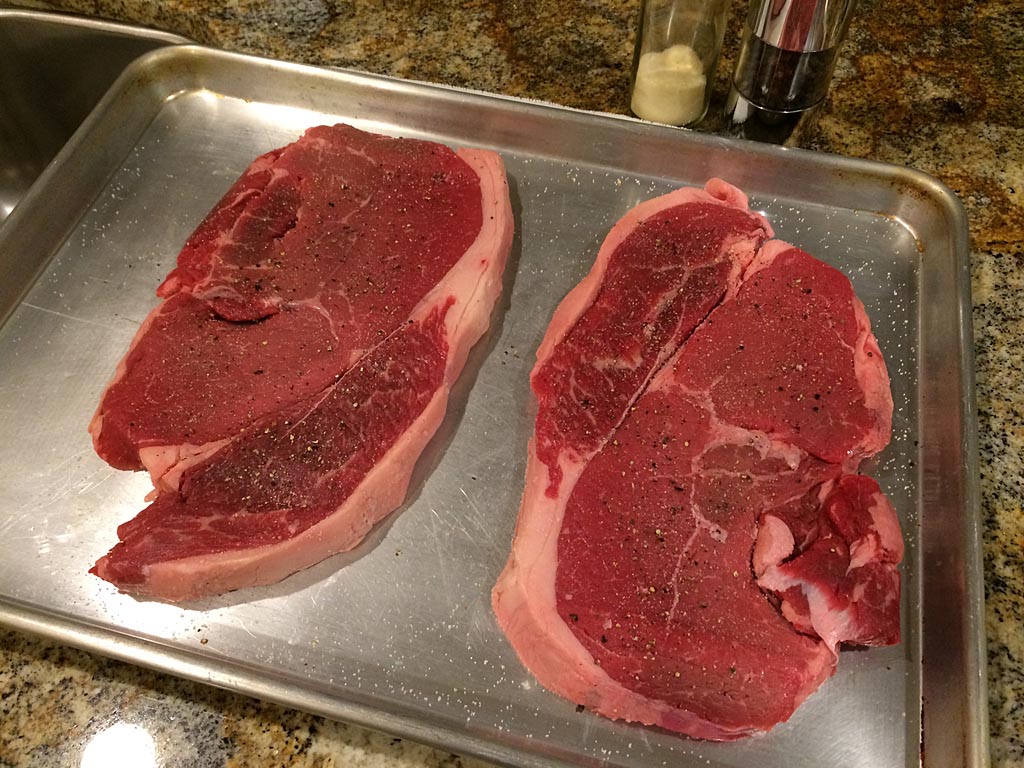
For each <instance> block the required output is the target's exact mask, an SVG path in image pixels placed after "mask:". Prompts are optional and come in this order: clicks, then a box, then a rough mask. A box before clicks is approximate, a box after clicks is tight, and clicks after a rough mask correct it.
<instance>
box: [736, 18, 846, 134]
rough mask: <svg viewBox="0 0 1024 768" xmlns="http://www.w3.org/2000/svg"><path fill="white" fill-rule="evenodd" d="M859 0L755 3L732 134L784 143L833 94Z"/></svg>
mask: <svg viewBox="0 0 1024 768" xmlns="http://www.w3.org/2000/svg"><path fill="white" fill-rule="evenodd" d="M854 5H855V0H751V4H750V10H749V12H748V13H747V22H746V26H745V28H744V30H743V42H742V45H741V48H740V53H739V56H738V57H737V60H736V69H735V71H734V73H733V81H732V90H731V91H730V93H729V99H728V102H727V103H726V115H727V116H728V118H729V120H730V123H731V125H732V127H733V132H734V133H737V134H738V135H741V136H744V137H745V138H751V139H759V140H762V141H776V142H780V143H781V141H784V140H785V138H786V137H787V136H788V135H789V133H790V132H791V131H792V129H793V128H794V127H795V126H796V124H797V122H798V121H799V119H800V116H801V115H802V114H803V113H804V112H806V111H807V110H809V109H811V108H813V107H815V106H817V105H818V104H819V103H820V102H821V101H822V100H823V99H824V98H825V95H826V94H827V93H828V87H829V83H830V82H831V81H832V71H833V69H834V68H835V62H836V53H837V52H838V50H839V45H840V44H841V43H842V41H843V37H844V36H845V35H846V29H847V27H848V26H849V22H850V16H851V15H852V12H853V7H854Z"/></svg>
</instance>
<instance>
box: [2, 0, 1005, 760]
mask: <svg viewBox="0 0 1024 768" xmlns="http://www.w3.org/2000/svg"><path fill="white" fill-rule="evenodd" d="M15 4H17V5H23V6H26V7H32V8H44V9H53V10H64V11H72V12H79V13H85V14H88V15H93V16H100V17H106V18H111V19H117V20H122V21H129V22H136V23H140V24H144V25H148V26H152V27H157V28H160V29H163V30H167V31H171V32H176V33H179V34H182V35H185V36H187V37H189V38H192V39H194V40H196V41H198V42H202V43H206V44H210V45H214V46H218V47H223V48H226V49H229V50H235V51H242V52H247V53H254V54H259V55H264V56H270V57H275V58H281V59H287V60H293V61H301V62H309V63H315V64H331V65H340V66H345V67H352V68H356V69H362V70H367V71H372V72H379V73H386V74H389V75H395V76H399V77H405V78H413V79H419V80H426V81H434V82H441V83H448V84H452V85H459V86H468V87H471V88H477V89H482V90H486V91H493V92H497V93H504V94H509V95H513V96H523V97H530V98H536V99H543V100H548V101H552V102H556V103H559V104H564V105H568V106H573V107H580V108H584V109H590V110H603V111H608V112H617V113H623V112H625V111H626V107H627V92H628V68H629V63H630V60H631V56H632V45H633V42H632V41H633V29H634V25H635V14H636V2H635V0H587V2H557V1H556V0H537V1H536V2H529V3H528V2H522V0H474V2H467V3H454V2H440V1H438V0H418V1H416V2H408V3H388V4H385V3H383V2H355V1H353V0H272V1H271V2H257V1H256V0H232V1H231V2H223V0H220V1H215V0H161V1H160V2H150V1H149V0H54V1H53V2H42V1H31V2H20V3H15ZM741 11H742V9H741V3H739V2H738V0H737V1H736V2H734V3H733V8H732V12H731V21H730V29H729V32H728V34H727V36H726V43H725V49H724V51H723V57H722V60H721V62H720V64H719V68H718V77H717V80H716V84H715V89H714V100H713V103H712V109H711V112H710V114H709V117H708V118H707V119H706V120H705V121H704V122H703V123H702V124H701V125H700V126H699V127H698V129H699V130H704V131H709V132H722V131H724V126H723V121H722V119H721V117H720V115H721V106H722V102H723V100H724V95H725V93H726V91H727V84H728V73H729V72H730V71H731V66H732V61H733V57H734V55H735V51H736V47H737V38H738V30H739V28H740V25H741ZM1022 92H1024V7H1022V6H1021V5H1020V3H1019V2H1018V0H990V1H989V2H983V3H981V2H979V3H954V2H939V3H933V2H927V1H926V0H902V1H901V0H864V2H862V3H861V4H860V6H859V9H858V13H857V15H856V17H855V19H854V22H853V24H852V27H851V30H850V34H849V39H848V41H847V43H846V45H845V46H844V48H843V50H842V53H841V56H840V61H839V64H838V67H837V71H836V76H835V80H834V83H833V86H832V89H831V92H830V97H829V99H828V100H827V101H826V103H825V104H824V105H823V106H822V107H821V108H819V109H817V110H816V111H814V112H813V113H812V114H810V115H808V116H807V117H806V118H805V119H804V120H803V121H802V122H801V124H800V125H799V126H798V128H797V130H796V131H795V132H794V134H793V135H792V136H791V138H790V139H789V140H788V142H787V143H789V144H793V145H797V146H802V147H806V148H811V149H817V150H823V151H827V152H834V153H839V154H844V155H850V156H854V157H865V158H872V159H876V160H882V161H886V162H890V163H896V164H899V165H905V166H911V167H913V168H916V169H919V170H921V171H925V172H927V173H930V174H933V175H934V176H937V177H938V178H939V179H941V180H942V181H944V182H945V183H946V184H947V185H949V186H950V187H951V188H952V189H953V190H954V191H955V192H956V193H957V194H958V195H959V196H960V199H961V200H962V201H963V203H964V205H965V207H966V209H967V212H968V216H969V221H970V238H971V268H972V279H973V295H974V333H975V354H976V364H977V369H976V370H977V388H978V392H977V394H978V419H979V431H980V444H981V496H982V499H981V501H982V509H981V511H982V517H983V524H984V561H985V587H986V614H987V616H986V618H987V623H986V626H987V633H988V663H989V667H988V680H989V705H990V706H989V712H990V720H991V723H990V728H991V754H992V761H993V765H995V766H998V767H1000V768H1003V767H1008V766H1024V510H1022V505H1024V471H1022V469H1024V466H1022V457H1024V386H1022V385H1021V374H1020V371H1021V370H1024V248H1022V242H1024V109H1022V108H1021V106H1020V102H1019V99H1020V94H1021V93H1022ZM110 726H116V727H120V728H121V729H122V736H125V734H127V736H126V738H129V739H130V737H131V736H132V735H133V734H134V735H136V736H139V735H140V734H141V736H140V738H143V739H144V738H149V737H145V732H144V731H142V728H144V729H146V730H147V731H148V732H149V734H150V737H151V739H152V742H151V745H152V747H153V749H155V751H156V754H157V755H158V758H159V761H160V762H159V763H158V764H164V765H190V766H191V765H196V766H219V765H225V764H226V765H238V766H241V765H246V766H249V765H252V766H256V765H295V766H332V765H346V766H348V765H351V766H410V767H412V766H416V767H420V766H470V765H478V764H480V765H482V764H481V763H478V762H477V761H475V760H472V759H467V758H464V757H459V756H455V755H449V754H446V753H443V752H438V751H436V750H433V749H429V748H426V747H422V746H419V745H415V744H411V743H409V742H405V741H402V740H399V739H393V738H391V737H388V736H384V735H380V734H376V733H373V732H369V731H366V730H363V729H361V728H357V727H353V726H348V725H343V724H338V723H333V722H329V721H326V720H324V719H322V718H318V717H313V716H310V715H306V714H302V713H300V712H295V711H291V710H288V709H285V708H281V707H278V706H274V705H270V704H264V703H261V702H257V701H254V700H252V699H249V698H247V697H244V696H240V695H236V694H231V693H227V692H224V691H220V690H216V689H213V688H209V687H205V686H202V685H198V684H194V683H190V682H185V681H181V680H177V679H174V678H171V677H168V676H165V675H161V674H157V673H153V672H150V671H147V670H143V669H139V668H135V667H131V666H128V665H126V664H122V663H119V662H113V661H109V660H106V659H103V658H100V657H97V656H93V655H90V654H88V653H84V652H81V651H77V650H74V649H71V648H67V647H63V646H60V645H57V644H54V643H51V642H48V641H43V640H38V639H34V638H31V637H29V636H26V635H22V634H19V633H15V632H11V631H8V630H0V766H8V765H10V766H23V765H24V766H29V765H32V766H35V765H39V766H48V765H78V764H80V763H81V764H83V765H84V764H86V763H84V762H82V758H83V749H84V747H85V745H86V744H87V743H90V742H89V740H90V738H91V737H92V736H93V735H94V734H96V733H98V732H100V731H103V730H104V729H106V728H108V727H110ZM139 726H142V728H139ZM133 729H135V730H133ZM93 743H95V742H93ZM95 756H96V755H95V754H94V755H93V757H95ZM104 764H106V763H104Z"/></svg>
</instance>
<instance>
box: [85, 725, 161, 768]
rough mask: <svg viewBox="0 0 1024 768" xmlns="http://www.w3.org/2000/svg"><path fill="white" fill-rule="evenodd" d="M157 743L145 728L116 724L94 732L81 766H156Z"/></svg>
mask: <svg viewBox="0 0 1024 768" xmlns="http://www.w3.org/2000/svg"><path fill="white" fill-rule="evenodd" d="M155 766H156V744H155V743H154V742H153V737H152V736H151V735H150V734H149V731H147V730H146V729H145V728H142V727H140V726H138V725H134V724H133V723H115V724H114V725H112V726H110V727H109V728H107V729H106V730H103V731H100V732H99V733H97V734H96V735H94V736H93V737H92V738H91V739H89V742H88V743H87V744H86V745H85V749H84V750H83V751H82V763H81V768H122V767H123V768H155Z"/></svg>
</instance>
